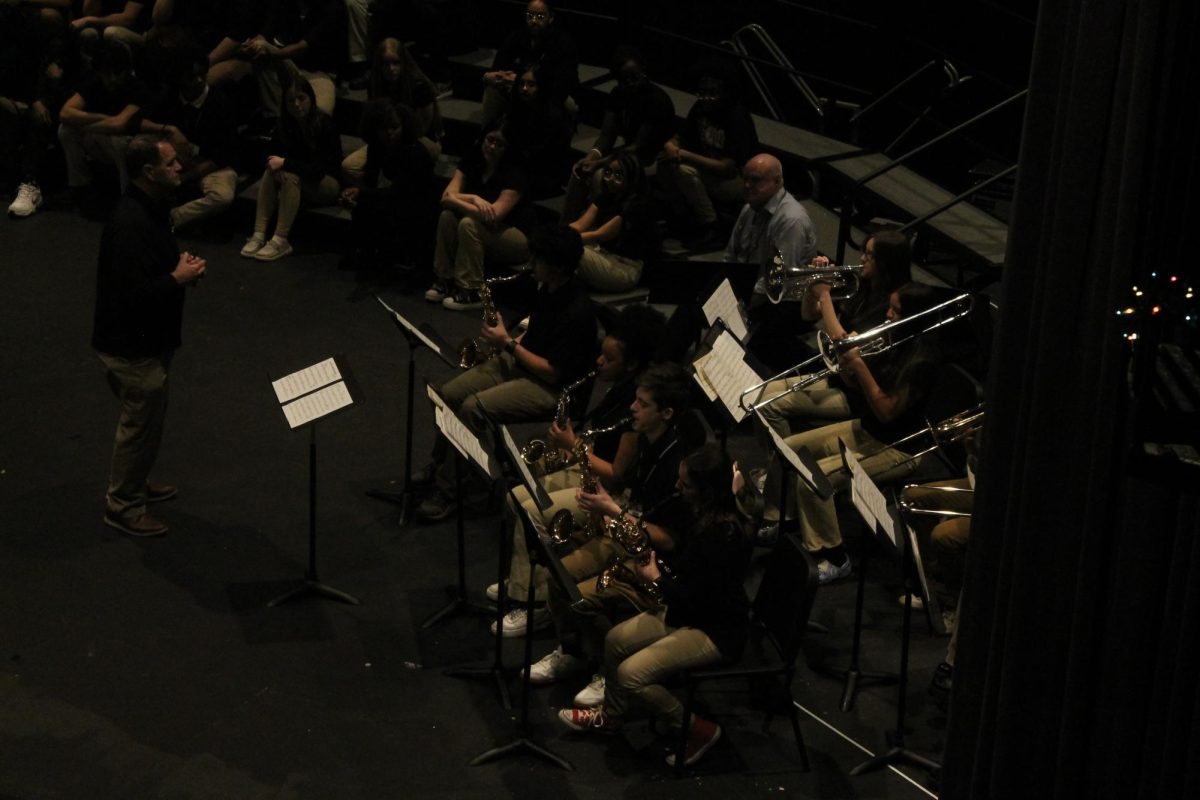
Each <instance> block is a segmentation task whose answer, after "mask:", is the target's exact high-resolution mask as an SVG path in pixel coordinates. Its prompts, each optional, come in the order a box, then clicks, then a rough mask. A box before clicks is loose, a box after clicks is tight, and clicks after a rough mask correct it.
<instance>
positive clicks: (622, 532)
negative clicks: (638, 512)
mask: <svg viewBox="0 0 1200 800" xmlns="http://www.w3.org/2000/svg"><path fill="white" fill-rule="evenodd" d="M606 532H607V533H608V535H609V536H611V537H612V538H613V541H615V542H616V543H617V544H619V545H621V547H622V548H623V549H624V550H625V552H626V553H627V554H628V557H630V558H632V559H633V561H634V563H635V564H639V565H641V566H645V565H646V564H649V563H650V555H651V553H652V552H653V551H652V550H651V549H650V534H649V533H648V532H647V531H646V526H645V524H644V523H643V522H642V520H641V519H628V518H626V517H624V516H622V517H619V518H618V519H615V520H611V521H610V522H609V523H608V525H607V527H606ZM658 569H659V571H660V572H661V573H662V574H664V575H668V576H669V575H670V574H671V570H670V568H668V567H667V565H666V564H664V563H663V562H662V560H661V559H659V560H658ZM618 581H619V582H621V583H626V584H628V585H630V586H632V587H634V588H635V589H637V590H638V591H640V592H642V593H643V594H645V595H646V596H647V597H649V598H650V599H651V600H653V601H654V602H655V603H656V604H657V603H661V602H662V590H661V589H660V588H659V587H658V584H656V583H653V582H651V581H645V580H642V578H641V576H640V575H638V573H637V572H635V571H634V570H632V569H630V567H629V566H627V565H626V564H625V560H624V559H623V558H622V557H621V556H619V555H614V556H613V557H612V559H611V560H610V561H609V563H608V566H607V567H605V568H604V569H603V571H601V573H600V574H599V575H598V576H597V577H596V591H597V592H602V591H604V590H605V589H608V588H609V587H611V586H612V585H613V584H614V583H617V582H618Z"/></svg>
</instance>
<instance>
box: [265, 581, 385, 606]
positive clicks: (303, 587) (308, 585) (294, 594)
mask: <svg viewBox="0 0 1200 800" xmlns="http://www.w3.org/2000/svg"><path fill="white" fill-rule="evenodd" d="M310 594H315V595H317V596H318V597H326V598H328V599H330V600H340V601H342V602H343V603H349V604H350V605H352V606H360V605H362V603H361V602H359V599H358V598H357V597H355V596H354V595H352V594H348V593H346V592H343V591H342V590H341V589H335V588H333V587H332V586H326V585H325V584H323V583H321V582H320V581H319V580H317V579H316V578H315V577H314V578H305V579H304V582H303V583H301V584H300V585H299V586H297V587H296V588H294V589H290V590H289V591H286V592H284V593H283V594H281V595H279V597H276V598H275V599H274V600H272V601H271V602H269V603H267V608H275V606H278V605H282V604H284V603H287V602H289V601H291V600H296V599H298V598H301V597H305V596H307V595H310Z"/></svg>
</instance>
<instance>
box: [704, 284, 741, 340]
mask: <svg viewBox="0 0 1200 800" xmlns="http://www.w3.org/2000/svg"><path fill="white" fill-rule="evenodd" d="M703 308H704V318H705V319H706V320H708V324H709V325H714V324H716V321H717V320H718V319H720V320H722V321H723V322H724V323H725V327H727V328H728V329H729V331H730V333H732V334H733V335H734V336H736V337H737V340H738V341H739V342H744V341H746V335H747V334H748V333H749V331H748V330H746V321H745V319H743V318H742V307H741V305H740V304H739V303H738V299H737V295H735V294H734V293H733V284H731V283H730V282H729V278H726V279H725V280H723V281H721V285H720V286H718V287H717V290H716V291H715V292H713V293H712V295H711V296H710V297H709V298H708V299H707V300H705V301H704V307H703Z"/></svg>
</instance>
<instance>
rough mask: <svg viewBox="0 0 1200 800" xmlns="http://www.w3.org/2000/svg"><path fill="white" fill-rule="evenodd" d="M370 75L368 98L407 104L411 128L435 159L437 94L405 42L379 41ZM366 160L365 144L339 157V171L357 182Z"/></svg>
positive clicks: (439, 119) (437, 149)
mask: <svg viewBox="0 0 1200 800" xmlns="http://www.w3.org/2000/svg"><path fill="white" fill-rule="evenodd" d="M369 77H370V83H369V84H368V88H367V97H368V99H370V100H390V101H391V102H392V103H394V104H397V105H401V106H405V107H407V108H408V109H409V111H410V112H411V114H412V125H411V128H412V130H411V131H410V132H411V133H413V134H414V135H415V136H416V137H417V140H418V141H419V142H420V143H421V145H422V146H423V147H424V148H425V149H426V150H427V151H428V152H429V156H430V158H432V159H434V160H436V159H437V157H438V156H439V155H441V153H442V145H441V138H442V115H441V112H440V111H439V110H438V101H437V96H436V95H435V93H434V92H435V89H434V88H433V82H432V81H430V80H429V78H427V77H425V73H424V72H422V71H421V68H420V67H418V66H417V62H416V61H414V60H413V57H412V56H411V55H410V54H409V52H408V48H407V47H405V46H404V43H403V42H401V41H400V40H399V39H392V38H388V39H384V40H383V41H381V42H380V43H379V44H378V45H377V46H376V47H375V57H374V59H373V60H372V62H371V72H370V75H369ZM364 127H365V123H364ZM366 163H367V147H366V145H363V146H362V147H360V148H358V149H357V150H355V151H354V152H352V153H351V154H350V155H348V156H346V158H345V159H343V160H342V174H343V175H344V176H345V177H346V181H347V183H349V184H351V185H359V184H360V182H361V181H362V178H363V168H364V166H365V165H366Z"/></svg>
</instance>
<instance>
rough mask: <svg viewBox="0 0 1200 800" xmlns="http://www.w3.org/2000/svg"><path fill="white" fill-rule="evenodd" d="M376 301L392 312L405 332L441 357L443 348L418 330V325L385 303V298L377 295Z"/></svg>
mask: <svg viewBox="0 0 1200 800" xmlns="http://www.w3.org/2000/svg"><path fill="white" fill-rule="evenodd" d="M375 299H376V300H378V301H379V305H381V306H383V307H384V308H386V309H387V310H388V311H390V312H391V314H392V316H393V317H395V318H396V321H397V322H399V323H400V325H401V326H402V327H403V328H404V330H406V331H408V332H409V333H411V334H412V335H413V336H416V337H417V338H418V339H420V340H421V343H422V344H424V345H425V346H426V347H428V348H429V349H430V350H432V351H433V352H435V353H437V354H438V355H439V356H440V355H441V354H442V348H441V347H439V346H438V344H437V342H435V341H433V340H432V339H430V338H429V337H428V336H426V335H425V334H424V333H422V332H421V329H420V328H418V327H417V326H416V325H413V324H412V323H411V322H409V321H408V320H407V319H405V318H404V315H402V314H401V313H400V312H399V311H397V310H396V309H394V308H392V307H391V306H389V305H388V304H387V303H385V302H384V301H383V298H381V297H380V296H379V295H375Z"/></svg>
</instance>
